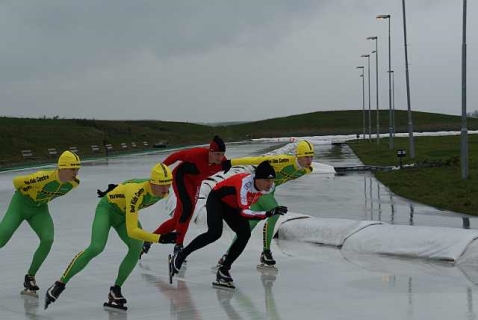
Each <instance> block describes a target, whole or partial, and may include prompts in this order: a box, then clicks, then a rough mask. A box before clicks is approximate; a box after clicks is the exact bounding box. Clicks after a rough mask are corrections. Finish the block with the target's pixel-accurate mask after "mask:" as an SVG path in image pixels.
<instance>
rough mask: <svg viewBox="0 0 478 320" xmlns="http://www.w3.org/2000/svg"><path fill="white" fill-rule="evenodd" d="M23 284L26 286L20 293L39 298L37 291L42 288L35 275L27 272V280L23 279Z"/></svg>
mask: <svg viewBox="0 0 478 320" xmlns="http://www.w3.org/2000/svg"><path fill="white" fill-rule="evenodd" d="M23 286H24V287H25V289H23V290H22V291H21V292H20V294H22V295H25V296H30V297H35V298H38V293H37V291H38V290H40V288H39V287H38V286H37V282H36V280H35V276H31V275H29V274H26V275H25V280H24V281H23Z"/></svg>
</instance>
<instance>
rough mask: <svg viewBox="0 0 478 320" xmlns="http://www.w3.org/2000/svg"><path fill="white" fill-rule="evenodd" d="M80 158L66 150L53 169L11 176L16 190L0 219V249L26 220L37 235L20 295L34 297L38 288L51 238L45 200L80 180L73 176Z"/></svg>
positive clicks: (78, 165) (63, 191) (76, 184)
mask: <svg viewBox="0 0 478 320" xmlns="http://www.w3.org/2000/svg"><path fill="white" fill-rule="evenodd" d="M80 165H81V163H80V158H79V157H78V155H76V154H75V153H73V152H71V151H65V152H63V153H62V154H61V156H60V158H59V159H58V168H57V169H55V170H45V171H38V172H36V173H34V174H30V175H25V176H17V177H15V178H14V179H13V186H14V188H15V193H14V194H13V197H12V200H11V202H10V205H9V207H8V209H7V212H6V213H5V216H4V217H3V219H2V222H0V248H2V247H3V246H4V245H5V244H7V242H8V241H9V240H10V238H11V237H12V235H13V233H14V232H15V231H16V230H17V229H18V227H19V226H20V224H21V223H22V222H23V221H24V220H26V221H27V222H28V224H29V225H30V227H31V228H32V229H33V231H35V233H36V234H37V235H38V238H40V245H39V246H38V248H37V250H36V251H35V254H34V255H33V261H32V263H31V265H30V268H29V269H28V272H27V274H26V275H25V280H24V283H23V286H24V287H25V289H24V290H23V291H22V294H27V295H32V296H37V295H36V291H37V290H39V288H38V286H37V284H36V280H35V274H36V273H37V271H38V269H40V267H41V265H42V264H43V262H44V261H45V259H46V257H47V256H48V253H49V252H50V249H51V246H52V244H53V238H54V233H55V232H54V227H53V220H52V218H51V216H50V212H49V210H48V202H50V201H51V200H53V199H55V198H58V197H61V196H64V195H65V194H67V193H68V192H70V191H71V190H73V189H74V188H76V187H77V186H78V185H79V183H80V181H79V180H78V178H77V177H76V175H77V174H78V171H79V170H80Z"/></svg>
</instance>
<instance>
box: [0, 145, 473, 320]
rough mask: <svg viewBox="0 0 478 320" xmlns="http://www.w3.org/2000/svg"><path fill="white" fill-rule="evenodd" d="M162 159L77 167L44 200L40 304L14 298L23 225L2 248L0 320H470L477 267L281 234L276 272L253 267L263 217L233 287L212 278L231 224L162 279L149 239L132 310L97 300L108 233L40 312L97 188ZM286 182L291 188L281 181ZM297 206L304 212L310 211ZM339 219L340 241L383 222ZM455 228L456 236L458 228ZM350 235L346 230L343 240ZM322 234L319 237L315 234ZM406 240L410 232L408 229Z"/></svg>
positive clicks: (25, 252)
mask: <svg viewBox="0 0 478 320" xmlns="http://www.w3.org/2000/svg"><path fill="white" fill-rule="evenodd" d="M251 148H253V147H251V146H249V147H246V146H237V147H234V148H230V151H228V153H229V152H230V153H231V154H232V155H235V154H236V155H240V154H244V153H246V152H248V151H249V152H250V151H251ZM162 158H163V155H161V156H142V157H130V158H124V159H114V160H111V161H109V163H108V165H106V164H104V163H103V164H98V165H94V166H93V165H90V166H86V165H85V166H84V167H83V168H82V169H81V176H80V178H81V186H80V188H78V189H76V190H74V191H72V192H71V194H69V195H67V196H65V197H63V198H60V199H56V200H55V201H53V202H52V203H51V206H50V211H51V212H52V216H53V220H54V222H55V227H56V229H55V243H54V245H53V248H52V251H51V253H50V255H49V257H48V258H47V260H46V261H45V263H44V265H43V266H42V268H41V269H40V271H39V272H38V274H37V281H38V284H39V286H40V288H41V290H40V298H39V299H38V300H36V299H31V298H30V299H23V298H22V297H21V296H20V295H19V292H20V290H21V288H22V282H23V275H24V274H25V272H26V269H27V268H28V265H29V263H30V261H31V256H32V254H33V251H34V250H35V248H36V246H37V243H38V242H37V241H38V240H37V237H36V235H35V234H34V233H33V232H32V231H31V229H30V228H29V227H28V225H27V224H26V223H24V224H23V225H22V226H21V227H20V228H19V229H18V230H17V232H16V233H15V235H14V236H13V238H12V239H11V240H10V242H9V243H8V244H7V245H6V246H5V247H4V248H2V249H1V250H0V267H1V270H2V273H1V276H0V277H1V286H0V319H1V320H4V319H5V320H10V319H12V320H15V319H82V320H84V319H129V320H135V319H148V320H149V319H299V318H300V319H397V320H399V319H400V320H401V319H477V315H476V311H475V310H476V308H477V307H475V301H477V297H478V292H477V287H476V283H478V272H476V268H477V267H476V265H473V263H472V265H463V266H462V265H459V266H456V265H454V264H452V263H447V262H436V261H433V260H427V259H409V258H397V257H390V256H382V255H376V254H364V253H358V252H356V251H350V250H340V249H338V248H336V247H331V246H321V245H317V244H315V243H308V242H304V241H302V240H301V241H292V240H285V239H281V238H279V239H276V240H274V242H273V244H272V248H271V249H272V251H273V253H274V257H275V258H276V260H277V261H278V267H279V273H278V274H277V275H271V274H266V273H261V272H258V271H257V270H256V268H255V266H256V264H257V263H258V258H259V254H260V251H261V248H262V236H261V232H262V230H261V229H262V225H263V223H262V222H261V223H260V224H259V225H258V226H257V227H256V229H254V231H253V235H252V238H251V240H250V243H249V245H248V247H247V248H246V250H245V251H244V252H243V254H242V255H241V256H240V257H239V259H238V260H237V261H236V262H235V263H234V265H233V268H232V270H231V274H232V276H233V278H234V281H235V284H236V286H237V290H236V291H235V292H228V291H222V290H216V289H213V288H212V286H211V282H212V281H213V280H214V278H215V274H214V273H213V272H212V271H211V266H213V265H215V264H216V261H217V260H218V259H219V257H220V256H221V255H222V254H223V253H224V252H225V250H226V249H227V247H228V245H229V243H230V241H231V239H232V238H233V234H231V232H229V231H228V230H227V229H226V230H225V232H224V234H223V237H222V238H221V239H220V240H219V241H217V242H216V243H214V244H211V245H210V246H208V247H206V248H204V249H202V250H199V251H197V252H195V253H193V254H192V255H190V256H189V257H188V265H187V268H186V269H185V270H183V271H182V272H181V274H180V275H179V276H178V277H176V278H175V279H174V282H173V284H172V285H170V284H169V283H168V279H167V265H166V256H167V254H168V253H169V252H170V251H171V249H172V246H171V245H154V246H153V248H152V249H151V251H150V253H149V254H148V255H147V256H145V257H144V259H143V261H142V262H141V265H138V266H137V267H136V269H135V270H134V271H133V272H132V274H131V275H130V277H129V278H128V280H127V281H126V283H125V285H124V286H123V293H124V295H125V297H126V298H127V299H128V306H129V310H128V311H127V313H112V312H107V311H104V310H103V308H102V304H103V302H104V301H105V300H106V295H107V292H108V288H109V286H110V285H112V283H113V281H114V279H115V277H116V272H117V268H118V266H119V263H120V262H121V260H122V258H123V257H124V255H125V253H126V248H125V245H124V244H123V243H122V242H121V241H120V240H119V238H118V236H117V235H116V234H115V232H114V231H112V232H110V238H109V241H108V244H107V247H106V249H105V251H104V252H103V253H102V254H101V255H99V256H98V257H97V258H95V259H94V260H92V261H91V263H90V264H89V265H88V266H87V267H86V268H85V270H83V271H82V272H81V273H79V274H78V275H77V276H76V277H75V278H73V279H72V280H71V281H70V283H69V284H68V285H67V288H66V290H65V291H64V293H63V294H62V295H61V297H60V299H59V300H58V301H57V302H55V303H54V304H52V305H51V306H50V308H49V309H48V310H46V311H45V310H43V295H44V293H45V290H46V289H47V288H48V287H49V286H50V285H51V284H52V283H53V282H54V281H55V280H57V279H58V278H59V277H60V276H61V273H62V272H63V271H64V269H65V268H66V266H67V265H68V263H69V262H70V260H71V259H72V258H73V256H74V255H75V254H76V253H77V252H78V251H80V250H82V249H84V248H85V247H86V246H87V245H88V243H89V237H90V232H91V230H90V229H91V222H92V219H93V216H94V208H95V206H96V203H97V198H96V196H95V191H96V189H97V188H104V187H105V186H106V185H107V184H108V183H110V182H117V181H122V180H126V179H129V178H132V177H141V176H147V174H148V173H149V168H150V167H151V165H152V164H153V163H154V162H156V161H159V160H161V159H162ZM142 173H144V174H142ZM15 174H18V173H6V174H1V175H0V208H1V209H2V213H0V214H1V216H0V218H1V217H2V216H3V212H4V211H5V210H6V207H7V205H8V202H9V200H10V197H11V194H12V189H11V188H12V187H11V178H12V177H13V176H14V175H15ZM334 183H340V181H338V180H336V181H334ZM281 188H282V190H283V192H286V190H287V189H286V188H287V184H286V185H284V186H282V187H281ZM302 192H303V193H304V196H308V197H309V199H310V198H311V197H312V196H313V195H310V194H307V189H303V190H302ZM311 201H312V200H311ZM331 201H332V200H331ZM167 213H168V212H167V211H166V210H164V207H161V206H160V204H158V205H157V206H153V207H150V208H147V209H145V210H143V211H142V212H141V214H140V219H141V222H142V224H143V226H144V227H145V229H147V230H153V229H154V228H155V227H156V226H157V225H158V224H159V223H160V222H162V221H164V219H166V218H167ZM303 213H304V214H305V216H307V215H309V214H310V213H312V212H303ZM302 216H304V215H302ZM291 217H292V215H291ZM296 217H299V215H298V216H296ZM284 219H285V218H284ZM306 220H310V221H314V218H305V219H291V220H289V221H287V222H286V223H284V224H282V226H283V227H284V228H285V227H286V226H288V225H289V226H293V224H295V223H297V224H300V223H302V222H305V221H306ZM344 220H345V219H344ZM197 221H198V223H193V224H191V227H190V231H189V233H188V235H187V237H186V243H188V242H189V241H190V240H191V239H192V237H194V236H195V235H197V234H199V233H200V232H202V231H203V230H204V229H205V226H204V225H203V223H202V222H201V220H200V219H198V220H197ZM310 221H309V222H310ZM346 224H347V227H343V226H340V225H339V224H338V222H337V221H335V220H334V221H331V223H330V225H328V226H324V227H322V229H321V230H322V232H325V230H327V229H328V230H329V233H330V234H331V235H333V233H334V232H331V231H332V229H333V228H335V227H339V228H340V229H341V230H343V233H342V234H339V235H338V236H337V237H338V239H339V240H334V241H336V242H337V243H340V241H343V240H340V239H345V244H346V243H347V242H348V241H350V240H352V238H353V237H355V236H358V235H360V234H361V233H364V232H366V231H367V230H372V228H376V229H378V228H380V227H383V225H372V226H368V227H366V228H363V229H360V231H359V232H355V233H353V232H351V230H352V231H353V230H355V228H356V227H357V225H360V222H358V223H357V222H355V224H354V223H352V222H350V221H348V222H347V221H346ZM334 226H335V227H334ZM387 227H388V226H387ZM409 228H412V229H411V230H415V231H417V232H419V230H420V229H419V228H418V229H413V228H415V227H409ZM450 229H453V228H450ZM432 230H434V231H437V232H436V233H438V234H441V232H442V231H443V230H442V229H441V228H432ZM453 230H454V231H455V230H456V231H458V233H459V234H461V231H465V230H462V229H458V228H454V229H453ZM454 231H450V234H448V233H443V237H444V238H451V239H455V240H456V241H457V242H460V243H461V241H462V238H461V236H460V238H456V237H457V236H456V235H454V233H455V232H454ZM304 233H306V232H305V231H304ZM349 233H352V235H351V236H346V235H347V234H349ZM431 233H432V232H430V234H431ZM452 233H453V234H452ZM279 235H280V231H279ZM309 236H310V234H309ZM319 237H325V236H324V235H323V234H320V235H319ZM383 237H384V238H383V239H382V238H376V237H371V239H375V241H378V242H384V239H395V238H394V237H395V236H394V235H393V234H389V235H387V234H383ZM409 237H410V238H416V237H417V236H416V234H414V233H413V232H411V233H409ZM418 238H420V236H418ZM409 240H410V241H409V242H407V243H414V241H415V242H416V243H418V244H419V245H423V244H421V242H420V241H419V240H420V239H409ZM382 245H383V244H382ZM473 247H475V243H474V242H472V243H471V244H470V245H469V246H468V247H467V249H466V252H465V255H466V254H467V253H468V252H469V251H470V250H471V251H472V252H473ZM469 256H470V257H471V256H472V255H469Z"/></svg>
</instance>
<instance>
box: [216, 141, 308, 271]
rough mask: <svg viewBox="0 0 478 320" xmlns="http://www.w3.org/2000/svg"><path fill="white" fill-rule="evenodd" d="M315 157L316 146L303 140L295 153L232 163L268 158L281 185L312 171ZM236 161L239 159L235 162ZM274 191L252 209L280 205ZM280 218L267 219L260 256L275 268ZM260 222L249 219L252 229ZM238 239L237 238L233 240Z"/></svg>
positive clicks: (267, 208)
mask: <svg viewBox="0 0 478 320" xmlns="http://www.w3.org/2000/svg"><path fill="white" fill-rule="evenodd" d="M313 158H314V146H313V144H311V143H310V142H309V141H306V140H302V141H299V142H298V143H297V146H296V152H295V156H294V155H269V156H260V157H247V158H239V159H232V160H231V164H232V165H233V166H234V165H237V164H238V163H240V164H248V165H258V164H259V163H261V162H262V161H264V160H268V161H269V162H270V164H271V165H272V167H273V168H274V170H275V172H276V177H275V179H274V184H275V185H276V187H278V186H279V185H281V184H283V183H285V182H287V181H290V180H294V179H297V178H300V177H302V176H303V175H305V174H308V173H311V172H312V159H313ZM235 161H238V162H237V163H235ZM274 193H275V190H274V192H272V193H270V194H266V195H263V196H262V197H260V198H259V200H258V201H257V202H256V203H254V204H253V205H252V206H251V208H250V209H251V210H252V211H268V210H271V209H272V208H275V207H277V206H278V205H279V203H278V202H277V200H276V199H275V197H274ZM278 219H279V215H273V216H271V217H269V218H268V219H267V220H266V223H265V224H264V228H263V232H262V233H263V251H262V253H261V256H260V262H261V264H262V265H265V266H266V267H271V268H275V267H274V265H275V264H276V261H275V260H274V258H273V257H272V252H271V250H270V245H271V242H272V237H273V236H274V229H275V225H276V223H277V220H278ZM258 223H259V220H249V225H250V227H251V231H252V229H254V228H255V226H256V225H257V224H258ZM234 241H236V239H234V240H233V243H234ZM226 256H227V253H226V254H225V255H224V256H223V257H222V258H221V259H219V261H218V266H221V265H222V263H223V261H224V260H225V258H226Z"/></svg>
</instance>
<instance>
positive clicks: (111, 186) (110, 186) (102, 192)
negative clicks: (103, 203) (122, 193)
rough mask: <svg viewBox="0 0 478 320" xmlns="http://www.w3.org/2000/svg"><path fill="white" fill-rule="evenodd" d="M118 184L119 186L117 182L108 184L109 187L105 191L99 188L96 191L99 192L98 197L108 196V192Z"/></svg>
mask: <svg viewBox="0 0 478 320" xmlns="http://www.w3.org/2000/svg"><path fill="white" fill-rule="evenodd" d="M117 186H118V185H117V184H113V183H110V184H109V185H108V189H106V190H105V191H101V190H100V189H97V190H96V193H97V194H98V198H103V197H104V196H106V194H107V193H108V192H110V191H112V190H114V188H116V187H117Z"/></svg>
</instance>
